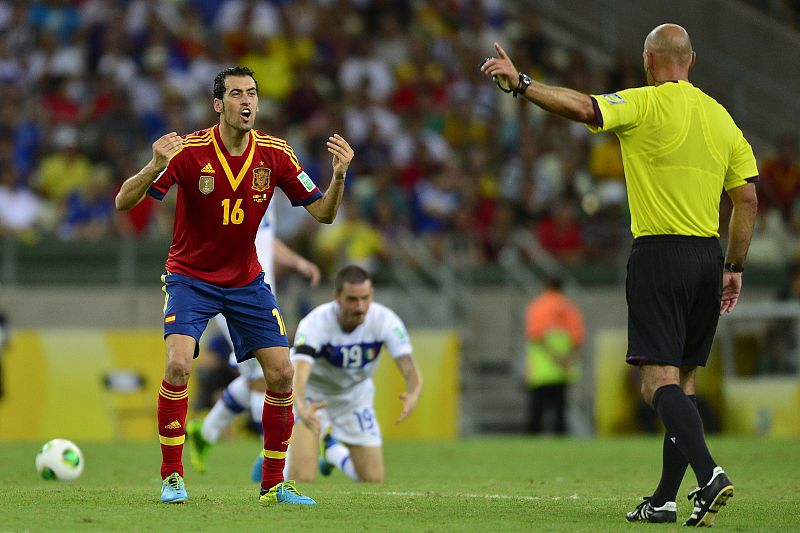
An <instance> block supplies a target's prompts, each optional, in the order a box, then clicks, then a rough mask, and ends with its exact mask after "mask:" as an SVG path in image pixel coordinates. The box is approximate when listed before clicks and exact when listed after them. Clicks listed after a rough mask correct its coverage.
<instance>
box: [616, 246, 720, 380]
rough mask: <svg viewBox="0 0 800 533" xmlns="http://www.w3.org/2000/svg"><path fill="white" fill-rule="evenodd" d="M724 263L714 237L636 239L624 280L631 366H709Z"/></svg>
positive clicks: (717, 319)
mask: <svg viewBox="0 0 800 533" xmlns="http://www.w3.org/2000/svg"><path fill="white" fill-rule="evenodd" d="M724 261H725V258H724V256H723V255H722V249H721V248H720V245H719V241H718V240H717V239H716V238H714V237H689V236H683V235H654V236H646V237H639V238H637V239H636V240H635V241H634V243H633V247H632V249H631V255H630V258H629V259H628V276H627V279H626V282H625V297H626V299H627V301H628V355H627V358H626V360H627V362H628V363H629V364H632V365H641V364H647V363H655V364H664V365H671V366H677V367H681V366H695V365H696V366H705V364H706V361H708V354H709V352H710V351H711V343H712V342H713V340H714V334H715V333H716V330H717V322H718V321H719V306H720V299H721V297H722V267H723V264H724Z"/></svg>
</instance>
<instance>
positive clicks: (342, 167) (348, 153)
mask: <svg viewBox="0 0 800 533" xmlns="http://www.w3.org/2000/svg"><path fill="white" fill-rule="evenodd" d="M326 144H327V146H328V152H330V154H331V155H332V156H333V177H334V178H335V179H337V180H341V179H344V175H345V173H346V172H347V167H349V166H350V162H351V161H352V160H353V156H354V155H355V153H354V152H353V149H352V148H350V145H349V144H348V143H347V141H346V140H345V139H344V137H342V136H341V135H339V134H338V133H334V134H333V136H332V137H328V142H327V143H326Z"/></svg>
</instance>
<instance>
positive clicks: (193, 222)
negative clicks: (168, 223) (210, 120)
mask: <svg viewBox="0 0 800 533" xmlns="http://www.w3.org/2000/svg"><path fill="white" fill-rule="evenodd" d="M172 184H176V185H177V186H178V196H177V205H176V207H175V225H174V228H173V235H172V245H171V246H170V249H169V256H168V257H167V266H166V268H167V270H168V271H169V272H176V273H178V274H183V275H185V276H190V277H193V278H197V279H200V280H203V281H205V282H208V283H212V284H214V285H219V286H221V287H242V286H244V285H247V284H248V283H250V282H251V281H253V280H254V279H255V278H256V276H258V274H259V273H260V272H261V270H262V268H261V265H260V264H259V262H258V257H257V256H256V247H255V237H256V231H257V230H258V225H259V223H260V222H261V218H262V217H263V216H264V213H265V212H266V210H267V206H268V205H269V201H270V200H271V199H272V194H273V193H274V191H275V187H280V188H281V189H282V190H283V192H284V193H286V196H287V197H288V198H289V200H291V202H292V205H295V206H298V205H307V204H310V203H312V202H314V201H315V200H317V199H318V198H319V197H320V196H322V194H321V193H320V191H319V189H318V188H317V186H316V185H314V182H313V181H312V180H311V178H309V177H308V175H307V174H306V173H305V172H303V167H302V166H301V165H300V163H299V162H298V161H297V157H296V156H295V154H294V151H293V150H292V148H291V146H289V145H288V144H287V143H286V141H284V140H282V139H278V138H276V137H271V136H269V135H266V134H264V133H262V132H260V131H255V130H251V131H250V140H249V142H248V145H247V149H246V150H245V151H244V153H243V154H242V155H241V156H232V155H230V154H229V153H228V150H227V149H226V148H225V145H224V144H223V143H222V139H221V138H220V135H219V126H218V125H217V126H213V127H211V128H209V129H206V130H202V131H198V132H195V133H192V134H190V135H185V136H184V137H183V147H182V148H181V149H180V150H179V151H178V152H177V153H176V154H175V155H174V156H173V157H172V159H170V161H169V164H168V165H167V168H166V169H165V170H164V172H162V173H161V175H159V176H158V177H157V178H156V179H155V181H153V184H152V185H151V186H150V188H149V190H148V193H149V194H150V195H151V196H153V197H155V198H157V199H159V200H162V199H163V198H164V195H165V194H166V193H167V191H168V190H169V188H170V187H171V186H172Z"/></svg>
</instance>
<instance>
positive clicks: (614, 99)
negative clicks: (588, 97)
mask: <svg viewBox="0 0 800 533" xmlns="http://www.w3.org/2000/svg"><path fill="white" fill-rule="evenodd" d="M600 96H601V97H602V98H603V99H604V100H605V101H606V102H608V103H609V104H611V105H615V104H624V103H625V99H624V98H623V97H621V96H620V95H618V94H617V93H609V94H601V95H600Z"/></svg>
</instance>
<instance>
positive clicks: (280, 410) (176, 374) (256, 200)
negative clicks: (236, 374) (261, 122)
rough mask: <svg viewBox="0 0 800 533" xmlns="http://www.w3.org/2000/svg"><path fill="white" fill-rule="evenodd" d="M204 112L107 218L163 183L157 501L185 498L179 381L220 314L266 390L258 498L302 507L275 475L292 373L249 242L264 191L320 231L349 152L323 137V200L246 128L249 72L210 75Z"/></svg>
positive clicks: (184, 401) (288, 158)
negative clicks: (165, 246)
mask: <svg viewBox="0 0 800 533" xmlns="http://www.w3.org/2000/svg"><path fill="white" fill-rule="evenodd" d="M212 103H213V107H214V111H216V112H217V115H218V117H219V121H218V123H217V124H215V125H214V126H212V127H210V128H208V129H205V130H201V131H197V132H195V133H191V134H189V135H184V136H179V135H178V134H177V133H175V132H171V133H168V134H166V135H164V136H162V137H161V138H159V139H157V140H156V141H155V142H154V143H153V157H152V159H151V160H150V162H149V163H147V165H145V166H144V167H143V168H142V169H141V170H140V171H139V172H138V173H137V174H136V175H134V176H132V177H130V178H128V179H127V180H126V181H125V182H124V183H123V184H122V187H121V188H120V191H119V193H118V194H117V197H116V207H117V209H119V210H127V209H131V208H132V207H134V206H135V205H137V204H138V203H139V202H140V201H141V200H142V199H143V198H144V195H145V194H146V193H149V194H151V195H152V196H154V197H156V198H157V199H163V197H164V195H165V194H166V193H167V191H168V190H169V188H170V187H171V186H172V185H176V186H177V187H178V191H177V200H176V207H175V224H174V229H173V240H172V244H171V246H170V251H169V255H168V257H167V262H166V269H165V270H166V272H165V273H164V275H163V276H162V281H163V283H164V287H163V290H164V293H165V295H166V299H165V304H164V338H165V343H166V371H165V375H164V380H163V381H162V383H161V389H160V392H159V398H158V433H159V441H160V443H161V458H162V459H161V478H162V480H163V481H162V485H161V501H162V502H166V503H182V502H185V501H187V500H188V495H187V492H186V488H185V486H184V482H183V461H182V454H183V443H184V440H185V425H186V412H187V410H188V405H189V402H188V389H187V383H188V382H189V376H190V374H191V371H192V359H193V358H194V357H196V356H197V355H198V353H199V350H198V348H199V341H200V337H201V335H202V334H203V331H204V330H205V328H206V325H207V324H208V321H209V320H210V319H211V318H213V317H214V316H216V315H217V314H218V313H222V315H223V316H225V318H226V320H227V322H228V327H229V328H230V332H231V337H232V339H233V344H234V350H235V352H236V359H237V361H239V362H242V361H246V360H248V359H250V358H253V357H255V358H256V359H257V360H258V362H259V364H260V365H261V368H262V370H263V372H264V376H265V378H266V382H267V392H266V394H265V397H264V409H263V414H262V419H261V422H262V426H263V429H264V456H265V457H266V459H265V461H264V467H263V475H262V482H261V494H260V497H259V501H261V502H263V503H271V502H277V503H289V504H305V505H313V504H315V503H316V502H314V500H312V499H311V498H309V497H307V496H303V495H301V494H300V493H299V492H298V491H297V489H296V488H295V487H294V482H293V481H284V478H283V468H284V464H285V462H286V449H287V447H288V444H289V439H290V438H291V434H292V426H293V424H294V416H293V414H292V404H293V396H292V380H293V377H294V369H293V367H292V363H291V361H290V360H289V349H288V345H289V342H288V338H287V336H286V326H285V324H284V323H283V318H282V317H281V314H280V309H279V308H278V304H277V301H276V300H275V297H274V295H273V294H272V292H271V291H270V288H269V287H268V286H267V284H266V283H265V282H264V272H263V268H262V266H261V265H260V264H259V262H258V258H257V257H256V250H255V244H254V241H255V237H256V231H257V229H258V226H259V224H260V222H261V220H262V219H263V217H264V214H265V213H266V210H267V207H268V206H269V202H270V199H271V198H272V195H273V193H274V191H275V187H280V188H281V189H282V190H283V192H284V193H285V194H286V196H287V197H288V198H289V200H290V201H291V202H292V205H295V206H303V207H305V209H306V210H307V211H308V212H309V213H310V214H311V215H312V216H313V217H314V218H315V219H316V220H318V221H319V222H322V223H327V224H329V223H331V222H333V220H334V218H335V217H336V211H337V210H338V207H339V204H340V203H341V200H342V195H343V193H344V182H345V174H346V171H347V168H348V166H349V165H350V162H351V161H352V159H353V150H352V148H351V147H350V145H349V144H348V143H347V141H346V140H345V139H344V138H343V137H341V136H340V135H338V134H334V135H333V136H331V137H329V138H328V141H327V143H326V145H327V150H328V152H329V153H330V154H331V155H332V169H333V177H332V179H331V182H330V185H329V186H328V189H327V190H326V191H325V193H324V194H323V193H321V192H320V190H319V189H318V188H317V186H316V185H315V184H314V182H313V180H312V179H311V178H310V177H309V176H308V175H307V174H306V173H305V172H304V171H303V167H302V165H301V164H300V162H299V161H298V160H297V157H296V156H295V154H294V151H293V150H292V148H291V147H290V146H289V145H288V144H287V143H286V141H283V140H281V139H279V138H277V137H273V136H270V135H267V134H265V133H263V132H261V131H257V130H254V129H253V125H254V123H255V119H256V115H257V114H258V85H257V83H256V81H255V78H254V75H253V71H252V70H250V69H249V68H247V67H232V68H229V69H226V70H224V71H222V72H220V73H219V74H218V75H217V76H216V78H215V79H214V88H213V101H212Z"/></svg>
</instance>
